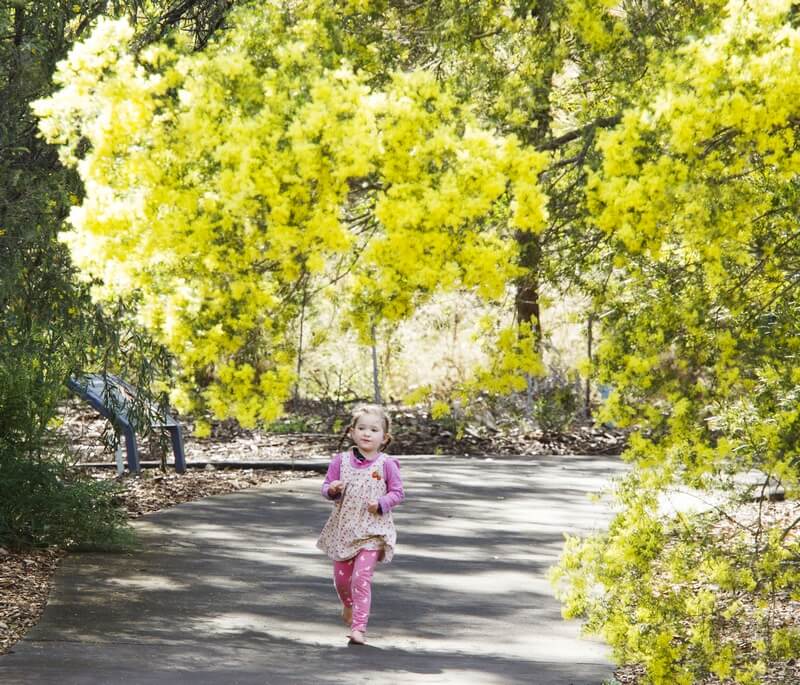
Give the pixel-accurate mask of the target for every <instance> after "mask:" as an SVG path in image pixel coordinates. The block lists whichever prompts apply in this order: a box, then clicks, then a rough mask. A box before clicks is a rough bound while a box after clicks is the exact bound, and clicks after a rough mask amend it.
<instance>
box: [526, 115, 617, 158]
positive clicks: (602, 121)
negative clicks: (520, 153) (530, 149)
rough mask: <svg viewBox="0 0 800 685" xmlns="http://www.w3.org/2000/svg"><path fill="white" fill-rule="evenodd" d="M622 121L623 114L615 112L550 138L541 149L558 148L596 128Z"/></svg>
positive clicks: (608, 126) (610, 125)
mask: <svg viewBox="0 0 800 685" xmlns="http://www.w3.org/2000/svg"><path fill="white" fill-rule="evenodd" d="M620 121H622V115H621V114H615V115H614V116H612V117H600V118H599V119H596V120H595V121H593V122H592V123H591V124H587V125H586V126H582V127H581V128H577V129H575V130H574V131H570V132H569V133H565V134H564V135H563V136H559V137H558V138H553V139H552V140H548V141H547V142H546V143H544V144H542V145H540V146H539V149H540V150H557V149H558V148H560V147H561V146H562V145H566V144H567V143H571V142H572V141H573V140H577V139H578V138H582V137H583V136H584V135H586V133H588V132H590V131H593V130H594V129H596V128H611V127H612V126H616V125H617V124H618V123H619V122H620Z"/></svg>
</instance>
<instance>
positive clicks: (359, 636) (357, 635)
mask: <svg viewBox="0 0 800 685" xmlns="http://www.w3.org/2000/svg"><path fill="white" fill-rule="evenodd" d="M350 642H352V643H354V644H357V645H363V644H364V643H365V642H366V639H365V638H364V633H362V632H361V631H360V630H351V631H350Z"/></svg>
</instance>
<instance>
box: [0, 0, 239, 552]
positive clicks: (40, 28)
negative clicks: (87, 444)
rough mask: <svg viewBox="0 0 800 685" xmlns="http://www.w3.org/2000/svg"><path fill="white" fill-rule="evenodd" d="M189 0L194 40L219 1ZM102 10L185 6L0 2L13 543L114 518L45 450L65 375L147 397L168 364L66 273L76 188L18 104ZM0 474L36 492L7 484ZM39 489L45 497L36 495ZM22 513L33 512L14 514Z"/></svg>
mask: <svg viewBox="0 0 800 685" xmlns="http://www.w3.org/2000/svg"><path fill="white" fill-rule="evenodd" d="M189 4H191V5H192V8H193V9H194V10H195V11H196V12H197V17H196V19H197V22H195V23H193V22H191V21H189V22H188V25H192V26H194V29H195V30H194V31H193V33H194V35H195V38H196V42H197V44H201V43H202V42H203V40H205V37H207V34H208V31H209V30H211V29H212V27H216V26H217V25H218V24H219V20H220V12H221V11H223V5H226V4H227V3H220V2H217V0H209V1H208V2H197V3H189ZM167 9H168V10H169V11H168V12H167V15H166V16H165V15H163V12H164V11H165V10H167ZM225 9H227V8H225ZM105 11H110V12H127V11H131V12H132V13H133V14H134V15H136V16H137V17H138V19H139V20H141V21H142V22H143V24H142V30H143V32H144V33H147V35H153V36H154V37H155V36H157V35H162V34H163V32H164V31H165V30H167V29H169V28H170V27H171V26H172V25H173V24H174V23H177V22H181V21H182V20H184V19H186V18H187V17H186V12H187V11H189V10H188V8H186V7H183V8H176V7H174V3H171V2H166V1H165V2H154V3H151V2H147V3H143V2H140V0H131V1H130V2H113V3H111V2H91V3H89V2H66V3H64V2H59V3H55V2H33V1H28V0H13V1H11V2H9V1H8V0H4V1H0V454H2V459H3V462H2V465H0V468H2V470H3V476H2V487H3V488H4V489H3V495H2V499H3V504H2V505H0V507H2V506H5V509H4V513H3V526H4V529H3V530H4V532H3V534H2V535H3V538H4V539H7V540H8V541H9V542H10V543H13V544H25V543H28V544H49V543H64V542H68V541H70V540H73V541H75V540H77V541H79V542H81V543H84V542H86V543H88V542H90V541H92V540H98V541H102V539H108V540H112V541H113V537H114V533H113V530H114V527H115V526H116V525H117V523H115V522H114V521H113V519H114V515H113V513H111V510H110V509H108V508H107V507H106V504H104V503H107V502H108V499H109V496H108V494H107V493H104V492H102V487H100V486H97V487H95V486H93V485H90V484H83V483H80V482H76V483H73V484H70V485H69V487H67V486H66V485H63V484H64V483H66V482H67V481H66V480H65V478H66V474H64V473H60V472H59V471H58V468H59V467H56V466H53V465H52V464H51V463H50V462H49V457H47V456H45V455H47V454H50V453H52V455H57V449H56V448H55V447H54V446H53V444H52V442H53V441H52V437H51V435H50V432H49V426H50V424H51V421H52V419H53V417H54V416H55V414H56V411H57V407H58V404H59V402H60V401H62V400H63V399H64V397H65V395H66V393H67V389H66V386H65V380H66V379H67V377H68V376H69V375H70V374H73V373H77V372H84V371H89V370H98V369H107V370H111V371H117V372H119V373H121V374H122V375H123V376H125V377H126V378H127V379H128V380H129V381H131V382H133V383H134V384H136V385H138V386H140V387H141V388H142V390H143V391H144V393H145V394H147V392H148V390H149V389H150V388H151V383H152V381H153V380H154V379H161V378H163V377H164V376H165V374H166V371H167V368H168V364H169V360H168V359H167V358H166V357H165V356H164V354H163V350H162V349H160V348H158V347H155V346H153V345H152V343H151V341H149V340H148V339H146V337H145V336H142V335H141V333H140V332H138V331H137V326H136V321H135V317H133V316H131V315H130V311H129V308H128V307H127V306H122V305H118V303H113V304H112V305H111V306H110V307H108V308H106V309H105V310H103V309H100V308H98V307H97V306H96V305H95V304H93V302H92V299H91V296H90V286H91V284H90V283H86V282H79V280H78V279H77V277H76V272H75V269H74V267H73V266H72V261H71V258H70V255H69V252H68V250H67V249H66V246H64V245H63V244H62V243H61V242H59V241H58V240H57V235H58V233H59V231H60V230H61V228H62V223H63V221H64V219H65V218H66V217H67V215H68V214H69V212H70V211H71V209H72V208H73V207H74V206H76V205H77V204H79V203H80V200H81V197H82V196H83V188H82V185H81V183H80V181H79V179H78V176H77V174H75V173H74V172H73V171H71V170H67V169H65V168H64V167H63V166H62V165H61V164H60V163H59V161H58V155H57V153H56V151H55V149H54V148H52V147H51V146H49V145H48V144H46V143H45V142H44V141H43V140H41V138H40V137H39V136H38V133H37V127H36V124H35V122H34V118H33V114H32V112H31V110H30V102H31V101H32V100H34V99H35V98H38V97H42V96H43V95H46V94H47V93H49V92H50V91H51V90H52V80H51V79H52V73H53V70H54V69H55V65H56V63H57V62H58V61H59V60H60V59H62V58H63V57H64V56H65V55H66V53H67V50H68V48H69V45H70V44H71V43H72V41H74V40H75V39H79V38H80V37H81V36H82V35H83V33H84V32H85V31H86V29H87V28H88V27H89V26H90V24H91V22H92V20H93V19H94V18H96V17H97V16H98V14H100V13H103V12H105ZM53 458H55V456H54V457H53ZM26 460H27V462H26ZM37 470H41V474H40V476H38V477H37V475H36V471H37ZM6 475H8V477H13V479H14V480H13V482H14V483H16V484H17V485H22V484H25V483H35V484H36V489H35V490H31V491H30V493H28V491H27V490H26V489H25V488H24V487H20V488H18V489H16V490H14V489H13V487H12V486H10V485H9V484H8V483H9V482H10V481H6V480H5V479H6ZM59 483H61V484H62V485H63V487H62V485H59ZM26 493H28V494H26ZM47 496H52V497H53V501H52V502H50V503H47V502H46V501H45V500H46V497H47ZM26 497H29V499H26ZM81 502H83V504H81ZM104 507H106V508H104ZM101 510H102V511H101ZM81 512H83V514H81ZM97 512H99V513H97ZM82 515H83V516H85V517H86V520H85V522H84V523H81V520H80V518H81V516H82ZM25 516H39V517H40V520H30V521H23V519H24V517H25ZM104 526H105V527H106V528H104ZM59 536H60V538H61V539H59Z"/></svg>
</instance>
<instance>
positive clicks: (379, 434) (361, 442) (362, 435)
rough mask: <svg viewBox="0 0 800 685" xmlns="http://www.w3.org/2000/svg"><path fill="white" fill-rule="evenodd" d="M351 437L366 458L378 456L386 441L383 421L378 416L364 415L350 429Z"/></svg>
mask: <svg viewBox="0 0 800 685" xmlns="http://www.w3.org/2000/svg"><path fill="white" fill-rule="evenodd" d="M350 437H351V438H352V439H353V442H354V443H355V444H356V447H358V449H359V450H360V451H361V453H362V454H363V455H364V456H365V457H371V456H373V455H374V454H377V453H378V450H379V449H380V448H381V447H382V446H383V443H384V441H385V440H386V432H385V431H384V430H383V420H382V419H381V417H380V416H377V415H376V414H362V415H361V416H359V417H358V419H356V423H355V426H353V427H352V428H351V429H350Z"/></svg>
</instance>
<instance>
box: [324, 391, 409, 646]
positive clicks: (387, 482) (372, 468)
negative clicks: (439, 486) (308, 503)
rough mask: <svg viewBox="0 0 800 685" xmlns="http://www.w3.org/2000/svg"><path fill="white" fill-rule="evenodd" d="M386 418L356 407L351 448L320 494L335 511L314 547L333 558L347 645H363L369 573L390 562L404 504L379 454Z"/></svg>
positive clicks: (396, 478) (395, 476)
mask: <svg viewBox="0 0 800 685" xmlns="http://www.w3.org/2000/svg"><path fill="white" fill-rule="evenodd" d="M390 428H391V426H390V420H389V416H388V414H386V412H385V411H384V409H383V407H381V406H379V405H375V404H367V405H361V406H359V407H356V409H355V410H354V411H353V416H352V420H351V421H350V425H349V426H348V428H347V432H346V434H347V435H348V436H349V437H350V439H351V440H352V441H353V443H354V446H353V447H351V448H350V449H349V450H347V451H346V452H342V453H341V454H337V455H336V456H334V457H333V459H332V460H331V463H330V465H329V466H328V473H327V475H326V476H325V482H324V483H323V484H322V496H323V497H325V498H327V499H329V500H333V502H334V508H333V511H332V512H331V515H330V517H329V518H328V522H327V523H326V524H325V527H324V528H323V529H322V533H320V536H319V540H318V541H317V547H319V548H320V549H321V550H323V551H324V552H325V553H326V554H327V555H328V556H329V557H330V558H331V559H332V560H333V584H334V586H335V587H336V592H337V594H338V595H339V599H340V600H341V602H342V619H343V620H344V622H345V623H347V624H348V625H349V626H350V641H351V642H354V643H355V644H359V645H363V644H364V633H365V632H366V630H367V620H368V619H369V609H370V603H371V600H372V572H373V571H374V570H375V566H376V564H377V563H378V562H379V561H383V562H386V563H388V562H390V561H391V560H392V556H393V555H394V545H395V541H396V539H397V534H396V532H395V529H394V522H393V521H392V513H391V512H392V509H393V508H394V507H395V506H397V505H398V504H400V502H402V501H403V498H404V494H403V481H402V479H401V478H400V465H399V464H398V463H397V460H395V459H392V458H391V457H389V456H387V455H386V454H384V453H383V452H381V451H380V450H381V449H382V448H384V447H386V445H388V444H389V442H390V441H391V439H392V437H391V435H390V434H389V430H390Z"/></svg>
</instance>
